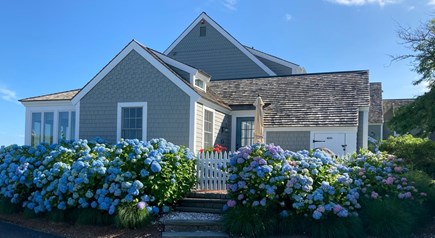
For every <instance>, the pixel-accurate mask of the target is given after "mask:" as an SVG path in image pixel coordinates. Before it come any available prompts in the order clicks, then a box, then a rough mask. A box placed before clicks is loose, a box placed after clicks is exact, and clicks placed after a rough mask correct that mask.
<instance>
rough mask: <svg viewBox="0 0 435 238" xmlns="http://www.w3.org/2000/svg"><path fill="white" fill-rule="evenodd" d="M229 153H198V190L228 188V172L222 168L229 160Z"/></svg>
mask: <svg viewBox="0 0 435 238" xmlns="http://www.w3.org/2000/svg"><path fill="white" fill-rule="evenodd" d="M229 157H230V156H229V153H227V152H226V151H225V152H223V153H222V152H220V153H217V152H215V153H208V152H206V153H204V152H203V153H198V156H197V160H196V161H197V163H196V170H197V186H196V188H197V189H198V190H226V189H227V177H228V176H227V173H226V172H225V171H223V170H222V168H223V167H226V164H227V162H229Z"/></svg>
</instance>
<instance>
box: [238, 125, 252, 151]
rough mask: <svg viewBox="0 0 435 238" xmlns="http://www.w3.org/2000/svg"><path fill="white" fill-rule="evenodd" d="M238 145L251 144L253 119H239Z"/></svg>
mask: <svg viewBox="0 0 435 238" xmlns="http://www.w3.org/2000/svg"><path fill="white" fill-rule="evenodd" d="M240 130H241V131H240V143H241V144H240V146H246V145H252V144H253V142H254V121H251V120H244V121H241V129H240Z"/></svg>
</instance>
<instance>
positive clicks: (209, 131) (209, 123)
mask: <svg viewBox="0 0 435 238" xmlns="http://www.w3.org/2000/svg"><path fill="white" fill-rule="evenodd" d="M210 147H213V111H209V110H206V109H205V110H204V148H210Z"/></svg>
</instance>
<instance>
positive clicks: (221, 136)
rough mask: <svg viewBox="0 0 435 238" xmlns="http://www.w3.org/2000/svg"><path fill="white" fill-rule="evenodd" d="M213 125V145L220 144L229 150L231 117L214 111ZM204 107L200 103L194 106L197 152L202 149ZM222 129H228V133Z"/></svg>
mask: <svg viewBox="0 0 435 238" xmlns="http://www.w3.org/2000/svg"><path fill="white" fill-rule="evenodd" d="M214 113H215V114H214V123H213V127H214V128H213V137H214V142H213V144H220V145H222V146H224V147H227V148H228V149H229V148H230V145H231V116H230V115H227V114H225V113H222V112H220V111H216V110H215V111H214ZM203 120H204V106H203V105H202V104H200V103H197V104H196V123H195V125H196V148H195V151H199V150H200V149H202V148H203V136H204V135H203V133H204V130H203V127H204V124H203V123H204V121H203ZM222 127H224V128H228V131H225V130H222Z"/></svg>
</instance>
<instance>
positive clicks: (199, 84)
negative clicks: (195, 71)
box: [195, 78, 205, 90]
mask: <svg viewBox="0 0 435 238" xmlns="http://www.w3.org/2000/svg"><path fill="white" fill-rule="evenodd" d="M195 86H196V87H198V88H200V89H202V90H205V83H204V81H202V80H201V79H198V78H196V79H195Z"/></svg>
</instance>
